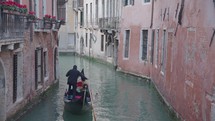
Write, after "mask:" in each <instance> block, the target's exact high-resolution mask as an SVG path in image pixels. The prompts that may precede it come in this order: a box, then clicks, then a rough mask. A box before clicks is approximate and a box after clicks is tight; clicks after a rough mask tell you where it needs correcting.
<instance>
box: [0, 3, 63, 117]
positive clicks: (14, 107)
mask: <svg viewBox="0 0 215 121" xmlns="http://www.w3.org/2000/svg"><path fill="white" fill-rule="evenodd" d="M64 2H65V1H63V0H14V1H6V0H1V3H0V107H1V108H0V121H5V120H6V119H8V118H10V117H11V116H13V115H14V114H16V113H17V111H18V110H20V109H22V108H23V107H24V106H25V105H26V104H28V103H29V102H30V101H32V100H33V99H35V98H37V97H38V96H39V95H40V94H41V93H43V92H44V91H45V90H47V89H48V88H49V87H50V86H51V85H52V84H54V83H56V82H57V80H58V79H59V76H58V29H59V28H60V26H61V24H63V23H64V21H63V20H59V18H58V16H57V14H61V15H62V14H65V13H58V12H57V11H58V8H60V6H62V5H63V4H64ZM45 16H46V18H44V17H45Z"/></svg>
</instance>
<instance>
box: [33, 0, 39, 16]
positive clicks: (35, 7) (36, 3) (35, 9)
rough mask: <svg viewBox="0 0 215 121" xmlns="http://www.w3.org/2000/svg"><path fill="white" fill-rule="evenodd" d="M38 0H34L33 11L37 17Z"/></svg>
mask: <svg viewBox="0 0 215 121" xmlns="http://www.w3.org/2000/svg"><path fill="white" fill-rule="evenodd" d="M38 5H39V1H38V0H34V12H35V15H36V16H37V17H39V6H38Z"/></svg>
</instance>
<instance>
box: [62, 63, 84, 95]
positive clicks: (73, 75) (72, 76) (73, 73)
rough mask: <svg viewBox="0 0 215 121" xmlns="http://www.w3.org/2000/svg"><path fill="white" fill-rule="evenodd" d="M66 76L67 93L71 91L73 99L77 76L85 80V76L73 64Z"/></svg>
mask: <svg viewBox="0 0 215 121" xmlns="http://www.w3.org/2000/svg"><path fill="white" fill-rule="evenodd" d="M66 77H68V81H67V84H68V85H69V88H68V93H69V95H71V91H72V94H73V99H74V97H75V96H76V89H77V79H78V77H81V79H83V80H86V79H87V78H86V77H85V76H84V75H83V74H82V73H81V72H80V71H78V70H77V66H76V65H74V66H73V69H71V70H69V71H68V72H67V74H66ZM71 86H72V90H71Z"/></svg>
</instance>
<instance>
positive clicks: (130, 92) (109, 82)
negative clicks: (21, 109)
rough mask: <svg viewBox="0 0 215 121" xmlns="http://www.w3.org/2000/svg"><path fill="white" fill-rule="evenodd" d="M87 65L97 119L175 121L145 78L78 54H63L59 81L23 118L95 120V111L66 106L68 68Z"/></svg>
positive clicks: (98, 120)
mask: <svg viewBox="0 0 215 121" xmlns="http://www.w3.org/2000/svg"><path fill="white" fill-rule="evenodd" d="M74 64H75V65H77V66H78V70H81V69H82V68H84V70H85V75H86V76H87V77H88V79H89V85H90V89H91V92H92V98H93V106H94V111H93V114H94V115H95V117H96V121H176V119H175V118H173V117H171V115H170V114H169V113H168V110H167V109H166V108H165V106H164V105H163V103H162V102H161V101H160V100H159V96H158V93H157V92H156V90H155V89H154V87H153V86H152V85H151V84H150V83H148V82H146V81H145V80H143V79H142V78H138V77H134V76H131V75H127V74H124V73H121V72H116V71H115V70H114V67H113V66H110V65H108V64H102V63H98V62H95V61H94V60H93V61H92V60H88V59H83V58H80V57H77V56H60V76H61V78H60V81H59V86H58V87H56V88H54V90H53V91H51V93H50V94H49V95H47V98H46V99H45V100H43V101H42V102H41V103H40V104H39V105H38V106H37V107H35V108H34V109H33V110H32V111H30V112H29V113H28V114H27V115H25V116H24V117H23V118H22V119H20V121H92V120H93V116H92V112H89V113H86V114H83V115H74V114H71V113H70V112H67V111H66V110H64V102H63V95H64V92H65V90H66V89H67V84H66V80H67V78H66V76H65V74H66V72H67V71H68V70H69V69H71V68H72V66H73V65H74Z"/></svg>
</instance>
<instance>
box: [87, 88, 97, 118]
mask: <svg viewBox="0 0 215 121" xmlns="http://www.w3.org/2000/svg"><path fill="white" fill-rule="evenodd" d="M88 89H89V91H90V100H91V105H92V110H93V117H94V121H96V113H95V110H94V107H93V93H92V91H91V89H90V88H89V86H88Z"/></svg>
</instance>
